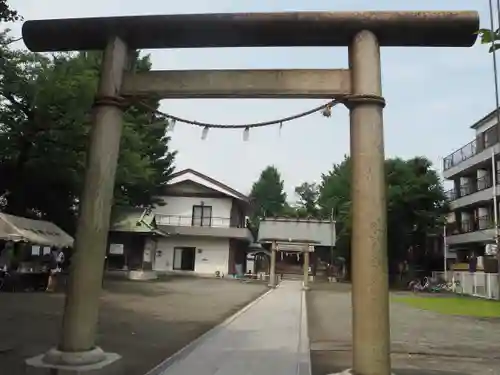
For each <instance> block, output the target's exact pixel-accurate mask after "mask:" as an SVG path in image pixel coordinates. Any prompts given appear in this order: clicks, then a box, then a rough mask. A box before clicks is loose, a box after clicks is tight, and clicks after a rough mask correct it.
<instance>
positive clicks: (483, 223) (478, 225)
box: [446, 214, 495, 236]
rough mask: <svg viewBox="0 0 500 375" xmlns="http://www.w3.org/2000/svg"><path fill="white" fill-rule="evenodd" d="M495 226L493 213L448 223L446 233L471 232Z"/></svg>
mask: <svg viewBox="0 0 500 375" xmlns="http://www.w3.org/2000/svg"><path fill="white" fill-rule="evenodd" d="M494 227H495V222H494V220H493V216H492V215H489V214H488V215H484V216H480V217H477V218H473V219H467V220H461V221H460V223H459V222H453V223H448V224H447V225H446V233H447V234H448V235H450V236H451V235H454V234H463V233H470V232H475V231H479V230H485V229H491V228H494Z"/></svg>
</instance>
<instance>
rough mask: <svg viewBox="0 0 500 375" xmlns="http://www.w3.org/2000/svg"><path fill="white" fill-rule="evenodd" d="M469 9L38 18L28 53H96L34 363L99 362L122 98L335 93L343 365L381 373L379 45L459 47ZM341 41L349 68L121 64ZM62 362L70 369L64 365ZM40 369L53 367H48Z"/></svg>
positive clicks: (384, 306) (474, 18) (385, 367)
mask: <svg viewBox="0 0 500 375" xmlns="http://www.w3.org/2000/svg"><path fill="white" fill-rule="evenodd" d="M478 29H479V15H478V13H477V12H473V11H464V12H459V11H450V12H295V13H250V14H249V13H241V14H193V15H164V16H134V17H114V18H87V19H61V20H38V21H28V22H25V24H24V26H23V39H24V42H25V44H26V46H27V47H28V48H29V49H30V50H31V51H35V52H44V51H45V52H47V51H83V50H104V59H103V62H102V68H101V77H100V82H99V87H98V92H97V97H96V101H95V105H96V108H95V117H94V124H93V128H92V133H91V144H90V149H89V152H88V164H87V171H86V176H85V185H84V191H83V196H82V201H81V210H80V216H79V220H78V229H77V233H76V246H75V249H76V254H75V256H74V260H73V268H72V272H71V276H70V282H69V288H68V292H67V297H66V306H65V312H64V319H63V329H62V335H61V340H60V342H59V346H58V348H57V349H52V350H51V351H49V352H48V353H47V354H45V355H43V356H39V357H38V358H35V359H32V360H28V364H31V365H34V366H39V367H40V366H42V367H43V366H47V367H52V368H53V369H57V368H60V367H61V366H62V365H66V369H70V368H75V369H77V368H78V366H81V365H82V364H95V365H96V367H101V365H104V364H106V363H109V362H113V361H114V360H116V358H117V357H118V356H114V357H113V356H110V355H107V354H106V353H104V352H103V351H102V350H100V349H99V348H96V346H95V336H96V335H95V333H96V326H97V317H98V300H99V293H100V290H101V276H102V271H103V266H102V265H103V262H104V254H105V248H106V239H107V235H108V226H109V220H110V208H111V203H112V198H113V186H114V181H115V171H116V165H117V158H118V151H119V145H120V135H121V130H122V112H123V99H122V98H123V97H124V96H129V95H132V96H137V95H146V96H147V95H155V96H156V97H159V98H328V99H331V98H332V97H333V98H341V99H343V102H344V104H345V105H346V106H347V108H348V109H349V110H350V119H351V120H350V126H351V158H352V178H353V180H354V181H355V183H353V184H352V202H353V207H352V212H353V233H352V257H353V272H352V276H353V280H352V281H353V290H352V305H353V358H354V359H353V370H354V372H355V373H356V374H359V375H389V374H390V338H389V336H390V335H389V298H388V296H389V294H388V280H387V253H386V231H387V223H386V196H385V181H384V180H385V176H384V141H383V121H382V109H383V108H384V106H385V100H384V98H383V97H382V90H381V70H380V47H381V46H386V47H388V46H404V47H412V46H415V47H425V46H428V47H432V46H434V47H469V46H471V45H473V44H474V42H475V40H476V35H475V32H476V31H477V30H478ZM288 46H324V47H332V46H348V47H349V69H333V70H287V71H282V70H253V71H152V72H147V73H137V74H135V73H131V72H127V71H126V68H127V57H128V54H129V51H130V50H136V49H151V48H189V47H288ZM68 366H69V367H68ZM51 373H56V371H53V372H51Z"/></svg>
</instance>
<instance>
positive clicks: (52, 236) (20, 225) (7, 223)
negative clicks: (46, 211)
mask: <svg viewBox="0 0 500 375" xmlns="http://www.w3.org/2000/svg"><path fill="white" fill-rule="evenodd" d="M0 240H5V241H14V242H30V243H33V244H35V245H42V246H57V247H72V246H73V238H72V237H71V236H70V235H69V234H67V233H66V232H65V231H63V230H62V229H61V228H59V227H58V226H57V225H55V224H53V223H51V222H48V221H43V220H32V219H27V218H24V217H20V216H13V215H8V214H4V213H0Z"/></svg>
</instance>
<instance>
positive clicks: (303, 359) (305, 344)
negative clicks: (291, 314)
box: [297, 290, 312, 375]
mask: <svg viewBox="0 0 500 375" xmlns="http://www.w3.org/2000/svg"><path fill="white" fill-rule="evenodd" d="M306 295H307V291H306V290H303V291H302V299H301V308H300V311H301V314H300V331H299V350H298V356H299V359H298V364H297V375H311V373H312V370H311V347H310V343H309V329H308V323H309V322H308V319H307V298H306Z"/></svg>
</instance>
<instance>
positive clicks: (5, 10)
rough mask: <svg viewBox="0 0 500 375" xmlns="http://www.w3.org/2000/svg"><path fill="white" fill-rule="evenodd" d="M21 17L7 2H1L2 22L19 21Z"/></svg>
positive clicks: (0, 0) (0, 18) (5, 0)
mask: <svg viewBox="0 0 500 375" xmlns="http://www.w3.org/2000/svg"><path fill="white" fill-rule="evenodd" d="M20 19H21V16H20V15H19V13H17V11H16V10H14V9H12V8H11V7H10V6H9V3H8V2H7V0H0V22H12V21H19V20H20Z"/></svg>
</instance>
